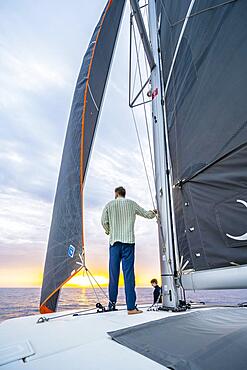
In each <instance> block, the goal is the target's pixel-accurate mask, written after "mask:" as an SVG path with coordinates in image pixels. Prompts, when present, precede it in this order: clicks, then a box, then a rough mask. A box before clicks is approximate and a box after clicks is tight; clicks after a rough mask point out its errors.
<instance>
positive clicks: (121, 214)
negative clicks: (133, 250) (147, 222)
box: [101, 197, 155, 245]
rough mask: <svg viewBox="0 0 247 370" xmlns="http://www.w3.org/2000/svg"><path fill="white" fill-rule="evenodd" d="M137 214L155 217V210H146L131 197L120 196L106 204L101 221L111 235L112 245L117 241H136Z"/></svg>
mask: <svg viewBox="0 0 247 370" xmlns="http://www.w3.org/2000/svg"><path fill="white" fill-rule="evenodd" d="M136 215H138V216H142V217H145V218H154V217H155V213H154V212H153V211H146V210H145V209H144V208H142V207H140V206H139V205H138V204H137V203H136V202H134V201H133V200H130V199H125V198H121V197H118V198H117V199H114V200H112V201H111V202H109V203H107V205H106V206H105V208H104V210H103V213H102V217H101V223H102V226H103V228H104V229H105V232H106V234H107V235H109V236H110V240H109V241H110V245H113V244H114V243H115V242H122V243H135V233H134V225H135V220H136Z"/></svg>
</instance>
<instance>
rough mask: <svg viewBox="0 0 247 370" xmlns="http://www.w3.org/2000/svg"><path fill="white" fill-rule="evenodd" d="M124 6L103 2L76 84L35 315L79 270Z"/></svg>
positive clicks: (52, 306) (119, 1)
mask: <svg viewBox="0 0 247 370" xmlns="http://www.w3.org/2000/svg"><path fill="white" fill-rule="evenodd" d="M124 4H125V0H109V1H108V2H107V5H106V7H105V9H104V11H103V13H102V16H101V18H100V20H99V23H98V24H97V26H96V28H95V30H94V33H93V36H92V38H91V41H90V43H89V46H88V49H87V52H86V54H85V56H84V59H83V63H82V67H81V70H80V73H79V77H78V80H77V84H76V88H75V93H74V98H73V102H72V107H71V113H70V118H69V123H68V128H67V134H66V139H65V144H64V150H63V157H62V163H61V168H60V173H59V179H58V185H57V191H56V197H55V203H54V208H53V216H52V223H51V228H50V235H49V242H48V248H47V254H46V262H45V269H44V277H43V285H42V292H41V300H40V312H41V313H48V312H54V311H55V310H56V307H57V301H58V296H59V291H60V288H61V287H62V286H63V284H65V283H66V282H67V281H68V280H69V279H70V278H71V277H72V276H74V275H75V274H76V273H77V272H78V271H80V270H81V269H82V267H83V264H84V255H83V250H84V248H83V247H84V237H83V184H84V181H85V175H86V171H87V167H88V162H89V158H90V153H91V150H92V144H93V139H94V135H95V130H96V127H97V122H98V117H99V113H100V108H101V104H102V100H103V96H104V91H105V87H106V82H107V77H108V74H109V70H110V65H111V60H112V56H113V52H114V47H115V44H116V39H117V35H118V31H119V26H120V22H121V17H122V13H123V9H124Z"/></svg>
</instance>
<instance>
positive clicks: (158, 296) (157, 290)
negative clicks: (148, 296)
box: [150, 279, 162, 304]
mask: <svg viewBox="0 0 247 370" xmlns="http://www.w3.org/2000/svg"><path fill="white" fill-rule="evenodd" d="M150 283H151V285H152V286H153V287H154V292H153V297H154V301H153V304H156V303H161V302H162V301H161V287H160V286H159V285H158V280H157V279H152V280H151V281H150Z"/></svg>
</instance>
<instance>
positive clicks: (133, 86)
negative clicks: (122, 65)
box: [130, 18, 141, 100]
mask: <svg viewBox="0 0 247 370" xmlns="http://www.w3.org/2000/svg"><path fill="white" fill-rule="evenodd" d="M130 22H131V24H130V33H131V34H132V27H134V23H133V19H132V18H131V19H130ZM140 47H141V40H140V41H139V45H138V53H139V51H140ZM130 49H132V42H131V40H130ZM131 54H132V53H131V50H130V59H131ZM136 75H137V61H136V63H135V72H134V79H133V85H132V92H131V94H130V95H131V96H130V98H131V99H130V100H132V99H133V95H134V89H135V83H136Z"/></svg>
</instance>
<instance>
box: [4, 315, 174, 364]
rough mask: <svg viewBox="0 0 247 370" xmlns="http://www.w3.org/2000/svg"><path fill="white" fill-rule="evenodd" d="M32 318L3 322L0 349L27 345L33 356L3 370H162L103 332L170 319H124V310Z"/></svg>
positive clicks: (126, 317)
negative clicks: (43, 318)
mask: <svg viewBox="0 0 247 370" xmlns="http://www.w3.org/2000/svg"><path fill="white" fill-rule="evenodd" d="M60 314H61V313H57V314H51V315H35V316H28V317H23V318H17V319H10V320H6V321H4V322H3V323H1V324H0V353H1V348H3V347H5V346H7V345H11V344H18V343H21V342H24V341H27V340H28V341H29V342H30V343H31V345H32V347H33V349H34V351H35V354H34V355H32V356H30V357H27V358H26V362H24V361H23V360H22V359H20V360H18V361H14V362H11V363H9V364H6V365H3V366H2V369H3V370H7V369H8V370H19V369H26V370H45V369H48V370H58V369H59V370H65V369H66V370H79V369H80V370H81V369H87V370H100V369H102V370H104V369H109V370H110V369H117V370H126V369H129V370H130V369H135V370H145V369H147V370H152V369H157V370H158V369H163V370H164V369H166V368H165V367H164V366H161V365H159V364H158V363H156V362H154V361H152V360H150V359H148V358H146V357H144V356H142V355H140V354H138V353H136V352H134V351H132V350H130V349H128V348H126V347H124V346H122V345H120V344H118V343H116V342H115V341H113V340H112V339H111V338H110V337H109V336H108V335H107V332H109V331H113V330H117V329H122V328H126V327H130V326H133V325H138V324H141V323H145V322H149V321H153V320H158V319H161V318H165V317H170V316H174V315H176V314H174V313H167V312H161V311H158V312H153V311H149V312H148V311H147V310H145V309H144V313H143V314H139V315H133V316H128V315H127V312H126V311H125V310H121V311H114V312H107V313H99V314H93V315H81V316H66V317H62V318H57V319H55V320H51V321H48V322H44V323H40V324H37V320H38V318H39V317H41V316H46V317H52V316H58V315H60Z"/></svg>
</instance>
